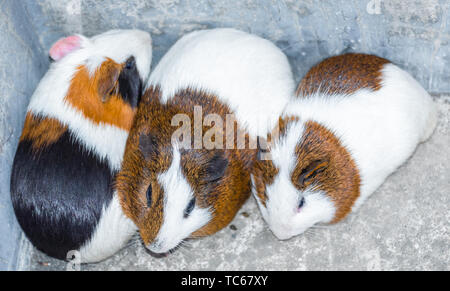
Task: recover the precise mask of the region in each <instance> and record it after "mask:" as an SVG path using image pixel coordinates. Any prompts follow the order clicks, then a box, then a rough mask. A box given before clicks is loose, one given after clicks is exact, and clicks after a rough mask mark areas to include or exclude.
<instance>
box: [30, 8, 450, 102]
mask: <svg viewBox="0 0 450 291" xmlns="http://www.w3.org/2000/svg"><path fill="white" fill-rule="evenodd" d="M105 3H108V4H105ZM26 6H28V7H30V8H32V9H33V10H42V11H43V12H44V15H45V17H44V18H41V17H40V13H37V14H34V15H33V14H32V15H31V16H32V22H33V23H34V24H35V27H37V28H38V31H39V35H40V39H41V41H42V45H43V47H44V48H48V47H49V46H50V45H51V43H52V42H53V41H55V40H56V39H57V38H58V37H60V36H61V35H62V34H70V33H73V32H81V33H84V34H86V35H93V34H97V33H100V32H103V31H105V30H108V29H111V28H129V27H134V28H140V29H144V30H147V31H149V32H151V33H152V35H153V37H154V44H155V62H154V64H156V63H157V62H158V61H159V59H160V57H161V56H162V54H163V53H164V52H165V51H167V49H168V47H170V45H171V44H173V43H174V42H175V41H176V40H177V39H178V38H179V37H180V36H181V35H183V34H185V33H187V32H189V31H192V30H196V29H203V28H211V27H224V26H225V27H235V28H239V29H242V30H244V31H248V32H252V33H255V34H257V35H260V36H263V37H265V38H268V39H270V40H272V41H274V42H275V43H276V44H277V45H278V46H279V47H280V48H282V49H283V50H284V51H285V52H286V54H287V55H288V56H289V58H290V60H291V63H292V65H293V67H294V71H295V73H296V77H297V79H300V78H301V77H302V76H303V75H304V74H305V73H306V71H307V70H308V68H309V67H310V66H311V65H313V64H315V63H317V62H318V61H320V60H322V59H323V58H325V57H328V56H331V55H334V54H338V53H341V52H343V51H356V52H366V53H375V54H378V55H380V56H382V57H386V58H388V59H390V60H391V61H393V62H395V63H397V64H399V65H401V66H402V67H404V68H405V69H407V70H408V71H409V72H411V73H412V74H413V75H414V76H415V77H416V78H417V79H418V80H419V81H420V82H421V84H422V85H423V86H424V87H425V88H426V89H427V90H429V91H430V92H434V93H442V92H450V79H449V76H450V43H449V40H450V25H449V23H450V17H449V15H450V10H449V7H450V1H449V0H408V1H406V0H320V1H317V0H215V1H210V0H129V1H120V0H111V1H106V2H105V1H95V0H62V1H61V0H59V1H53V0H38V1H37V3H36V1H27V2H26ZM34 16H37V17H34Z"/></svg>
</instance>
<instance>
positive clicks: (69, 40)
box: [49, 35, 81, 61]
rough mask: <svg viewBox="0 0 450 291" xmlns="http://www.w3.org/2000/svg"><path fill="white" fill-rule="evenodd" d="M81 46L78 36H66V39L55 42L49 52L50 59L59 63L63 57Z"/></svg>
mask: <svg viewBox="0 0 450 291" xmlns="http://www.w3.org/2000/svg"><path fill="white" fill-rule="evenodd" d="M80 46H81V37H79V36H78V35H72V36H68V37H66V38H61V39H60V40H58V41H57V42H55V43H54V44H53V46H52V48H51V49H50V51H49V55H50V57H51V58H52V59H53V60H55V61H59V60H60V59H62V58H63V57H65V56H66V55H67V54H68V53H71V52H73V51H75V50H77V49H79V48H80Z"/></svg>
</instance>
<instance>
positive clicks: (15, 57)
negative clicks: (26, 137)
mask: <svg viewBox="0 0 450 291" xmlns="http://www.w3.org/2000/svg"><path fill="white" fill-rule="evenodd" d="M28 19H29V17H28V16H27V14H26V12H25V11H24V9H23V7H22V4H21V3H20V1H1V0H0V222H1V223H0V270H10V269H16V268H18V265H19V264H21V262H19V260H18V258H19V256H18V255H19V250H20V247H19V246H20V243H21V242H22V240H21V237H22V232H21V231H20V228H19V227H18V224H17V222H16V218H15V216H14V212H13V210H12V207H11V200H10V196H9V180H10V173H11V165H12V161H13V159H14V154H15V151H16V146H17V142H18V140H19V137H20V134H21V131H22V125H23V121H24V119H25V111H26V107H27V105H28V100H29V98H30V96H31V94H32V93H33V91H34V89H35V87H36V84H37V83H38V82H39V79H40V78H41V77H42V75H43V74H44V72H45V70H46V69H47V62H48V60H47V57H46V53H45V52H44V50H43V49H42V48H41V46H40V41H39V40H38V38H37V37H36V34H35V32H34V30H33V29H32V25H31V23H30V22H29V21H28ZM25 264H26V263H25Z"/></svg>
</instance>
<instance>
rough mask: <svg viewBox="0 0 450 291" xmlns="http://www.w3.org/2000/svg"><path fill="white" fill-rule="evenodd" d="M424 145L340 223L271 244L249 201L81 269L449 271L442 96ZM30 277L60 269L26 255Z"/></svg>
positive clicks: (447, 131)
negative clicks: (187, 230)
mask: <svg viewBox="0 0 450 291" xmlns="http://www.w3.org/2000/svg"><path fill="white" fill-rule="evenodd" d="M436 102H437V103H438V105H439V108H440V114H439V115H440V119H439V125H438V127H437V129H436V131H435V133H434V135H433V136H432V137H431V139H430V140H429V141H428V142H426V143H425V144H421V145H419V147H418V148H417V150H416V152H415V154H414V155H413V156H412V157H411V159H410V160H408V161H407V162H406V163H405V164H404V165H403V166H402V167H401V168H400V169H398V171H397V172H395V173H394V174H393V175H391V176H390V177H389V178H388V179H387V181H386V182H385V183H384V184H383V185H382V186H381V187H380V189H378V191H376V192H375V193H374V194H373V195H372V196H371V197H370V199H369V200H368V201H367V202H366V203H365V204H364V205H363V206H362V207H361V209H360V210H359V211H358V212H357V213H355V214H352V215H350V216H349V217H348V218H347V219H346V220H345V221H343V222H341V223H339V224H337V225H333V226H328V227H325V228H320V229H314V230H313V231H311V232H308V233H306V234H304V235H301V236H298V237H296V238H293V239H291V240H289V241H278V240H277V239H276V238H275V237H274V236H273V235H272V234H271V232H270V230H269V229H268V228H267V227H266V225H265V224H264V221H263V220H262V218H261V216H260V215H259V212H258V209H257V206H256V203H255V201H254V199H253V198H251V199H250V200H249V201H248V202H247V203H246V204H245V206H244V207H243V209H242V210H241V211H240V212H239V214H238V215H237V216H236V218H235V219H234V221H233V222H232V224H231V225H230V226H229V227H227V228H226V229H224V230H222V231H220V232H219V233H217V234H216V235H214V236H211V237H207V238H203V239H198V240H193V241H191V242H190V243H189V245H188V246H187V247H185V248H181V249H179V250H177V251H176V252H174V253H173V254H171V255H169V256H167V257H164V258H154V257H152V256H150V255H149V254H147V253H146V251H145V249H144V248H143V246H142V245H141V244H140V242H139V240H138V239H137V240H136V241H135V242H134V243H131V245H130V246H129V247H127V248H125V249H124V250H122V251H121V252H119V253H118V254H116V255H115V256H113V257H112V258H110V259H108V260H106V261H104V262H101V263H98V264H92V265H82V266H81V270H447V271H448V270H450V227H449V226H450V211H449V210H450V147H449V146H450V96H441V97H439V98H437V100H436ZM30 268H31V269H32V270H64V269H65V268H66V263H65V262H61V261H57V260H54V259H51V258H49V257H47V256H45V255H44V254H42V253H40V252H38V251H36V250H33V255H32V258H31V266H30Z"/></svg>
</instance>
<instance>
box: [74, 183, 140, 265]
mask: <svg viewBox="0 0 450 291" xmlns="http://www.w3.org/2000/svg"><path fill="white" fill-rule="evenodd" d="M136 230H137V227H136V226H135V224H134V223H133V221H131V220H130V219H129V218H128V217H126V216H125V215H124V214H123V211H122V207H121V206H120V202H119V199H118V197H117V192H115V193H114V196H113V199H112V200H111V202H110V204H109V205H108V207H107V208H105V209H103V211H102V215H101V218H100V221H99V222H98V224H97V227H96V229H95V232H94V235H93V236H92V238H91V240H90V241H89V242H87V243H85V244H84V245H83V247H82V248H81V249H80V258H81V262H82V263H94V262H98V261H101V260H104V259H105V258H107V257H109V256H112V255H113V254H114V253H116V252H117V251H119V250H120V249H121V248H123V247H124V246H125V244H126V243H127V242H128V241H129V239H130V238H131V237H132V236H133V234H135V233H136Z"/></svg>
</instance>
